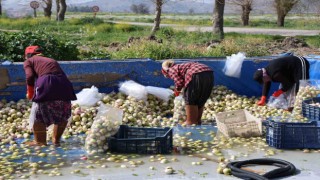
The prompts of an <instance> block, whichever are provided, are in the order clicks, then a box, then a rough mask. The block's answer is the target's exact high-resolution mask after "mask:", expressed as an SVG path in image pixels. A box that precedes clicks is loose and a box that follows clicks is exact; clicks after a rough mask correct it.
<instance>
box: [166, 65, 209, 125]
mask: <svg viewBox="0 0 320 180" xmlns="http://www.w3.org/2000/svg"><path fill="white" fill-rule="evenodd" d="M161 72H162V74H163V75H164V76H165V77H167V78H170V79H172V80H173V81H174V83H175V89H174V94H175V96H179V94H180V92H181V91H182V89H183V98H184V101H185V104H186V107H185V109H186V115H187V119H186V121H185V124H186V125H192V124H198V125H200V124H201V117H202V114H203V109H204V105H205V103H206V101H207V100H208V98H209V97H210V94H211V91H212V88H213V84H214V76H213V70H212V69H211V68H210V67H208V66H206V65H204V64H201V63H198V62H187V63H181V64H175V62H174V61H173V60H166V61H164V62H163V63H162V69H161Z"/></svg>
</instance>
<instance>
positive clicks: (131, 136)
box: [108, 125, 173, 154]
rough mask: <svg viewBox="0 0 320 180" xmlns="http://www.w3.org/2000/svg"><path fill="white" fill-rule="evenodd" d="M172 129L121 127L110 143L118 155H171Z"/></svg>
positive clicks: (112, 149)
mask: <svg viewBox="0 0 320 180" xmlns="http://www.w3.org/2000/svg"><path fill="white" fill-rule="evenodd" d="M172 134H173V133H172V128H168V127H166V128H139V127H129V126H127V125H121V126H120V128H119V131H118V132H117V134H115V135H114V136H113V137H111V138H110V139H109V141H108V145H109V150H110V151H111V152H117V153H135V154H169V153H171V152H172V148H173V144H172Z"/></svg>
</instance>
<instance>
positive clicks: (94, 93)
mask: <svg viewBox="0 0 320 180" xmlns="http://www.w3.org/2000/svg"><path fill="white" fill-rule="evenodd" d="M76 96H77V100H75V101H72V104H78V105H79V106H85V107H92V106H94V105H95V104H96V103H97V102H98V101H100V100H101V99H102V97H103V95H102V94H101V93H99V90H98V88H96V87H95V86H92V87H91V88H84V89H82V90H81V91H80V92H79V93H78V94H76Z"/></svg>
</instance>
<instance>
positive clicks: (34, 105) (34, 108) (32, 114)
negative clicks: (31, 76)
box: [29, 102, 38, 130]
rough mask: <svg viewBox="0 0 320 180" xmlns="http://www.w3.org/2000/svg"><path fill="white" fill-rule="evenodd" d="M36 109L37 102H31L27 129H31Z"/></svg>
mask: <svg viewBox="0 0 320 180" xmlns="http://www.w3.org/2000/svg"><path fill="white" fill-rule="evenodd" d="M37 109H38V103H36V102H33V103H32V106H31V111H30V116H29V129H30V130H32V129H33V124H34V121H35V120H36V111H37Z"/></svg>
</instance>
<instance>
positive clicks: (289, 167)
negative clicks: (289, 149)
mask: <svg viewBox="0 0 320 180" xmlns="http://www.w3.org/2000/svg"><path fill="white" fill-rule="evenodd" d="M244 165H273V166H277V167H279V168H277V169H274V170H272V171H269V172H267V173H265V174H263V175H259V174H256V173H253V172H249V171H246V170H243V169H241V166H244ZM227 167H228V168H230V169H231V173H232V175H233V176H236V177H238V178H241V179H247V180H267V179H273V178H279V177H285V176H290V175H294V174H295V173H296V167H295V166H294V165H293V164H292V163H290V162H288V161H284V160H281V159H272V158H261V159H251V160H246V161H235V162H230V163H229V164H228V165H227Z"/></svg>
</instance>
